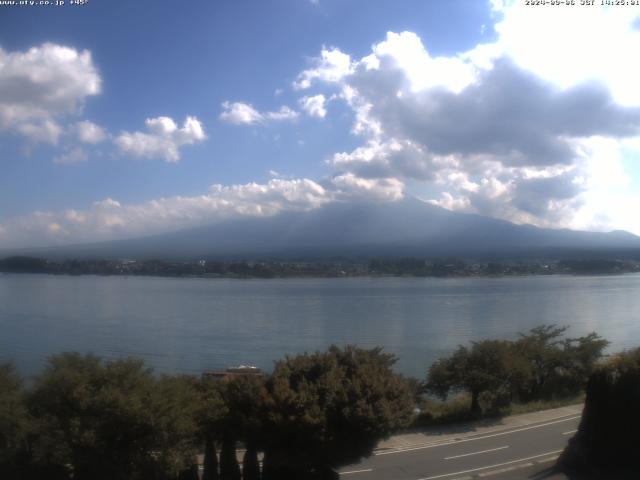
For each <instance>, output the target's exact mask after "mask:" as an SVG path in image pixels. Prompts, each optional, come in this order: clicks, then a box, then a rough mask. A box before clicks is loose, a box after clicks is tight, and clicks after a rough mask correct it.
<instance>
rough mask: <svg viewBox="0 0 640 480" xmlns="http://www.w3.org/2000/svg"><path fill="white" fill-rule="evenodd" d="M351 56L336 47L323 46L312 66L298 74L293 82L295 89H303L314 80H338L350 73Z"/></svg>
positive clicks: (309, 85)
mask: <svg viewBox="0 0 640 480" xmlns="http://www.w3.org/2000/svg"><path fill="white" fill-rule="evenodd" d="M351 69H352V63H351V57H350V56H349V55H347V54H346V53H343V52H341V51H340V50H339V49H337V48H329V49H327V48H323V49H322V51H321V52H320V57H319V58H316V59H314V60H313V66H312V67H311V68H309V69H307V70H304V71H303V72H301V73H300V75H298V77H297V78H296V81H295V82H293V88H295V89H296V90H305V89H307V88H309V87H311V85H312V84H313V83H314V82H316V81H320V82H333V83H336V82H339V81H340V80H342V79H343V78H344V77H345V76H346V75H348V74H349V73H351Z"/></svg>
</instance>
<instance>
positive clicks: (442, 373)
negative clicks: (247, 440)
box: [424, 340, 526, 415]
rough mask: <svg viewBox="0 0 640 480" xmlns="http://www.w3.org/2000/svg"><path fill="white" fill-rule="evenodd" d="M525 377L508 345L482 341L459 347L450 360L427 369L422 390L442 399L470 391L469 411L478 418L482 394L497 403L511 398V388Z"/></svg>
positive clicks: (516, 357) (447, 359)
mask: <svg viewBox="0 0 640 480" xmlns="http://www.w3.org/2000/svg"><path fill="white" fill-rule="evenodd" d="M525 376H526V368H525V365H524V364H523V363H522V362H521V361H520V359H519V358H518V356H517V355H516V352H515V349H514V346H513V344H512V343H511V342H508V341H504V340H484V341H481V342H472V344H471V348H467V347H464V346H459V347H458V349H457V350H456V351H455V352H454V353H453V354H452V355H451V356H450V357H448V358H442V359H440V360H438V361H437V362H435V363H434V364H433V365H432V366H431V368H430V369H429V373H428V375H427V380H426V382H425V387H424V390H425V391H426V392H429V393H432V394H434V395H437V396H439V397H441V398H442V399H445V398H446V397H447V396H448V395H449V393H451V392H452V391H454V392H455V391H466V392H469V394H470V395H471V407H470V412H471V413H472V414H473V415H478V414H480V413H481V407H480V395H481V394H482V393H484V392H490V393H492V394H493V396H494V399H496V400H497V399H499V398H500V397H501V396H507V397H509V398H510V397H511V395H512V393H513V387H514V385H516V384H518V383H520V382H521V381H522V378H523V377H525Z"/></svg>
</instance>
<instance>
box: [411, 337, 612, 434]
mask: <svg viewBox="0 0 640 480" xmlns="http://www.w3.org/2000/svg"><path fill="white" fill-rule="evenodd" d="M566 330H567V328H566V327H557V326H555V325H541V326H539V327H536V328H533V329H532V330H530V331H529V332H528V333H526V334H520V338H519V339H518V340H515V341H508V340H483V341H480V342H472V343H471V345H469V346H459V347H458V349H457V350H456V351H455V352H454V353H453V354H452V355H450V356H449V357H446V358H442V359H440V360H438V361H437V362H435V363H434V364H433V365H432V366H431V368H430V369H429V372H428V374H427V378H426V380H425V382H424V383H423V384H422V385H421V386H420V392H421V393H425V394H427V395H431V396H432V397H437V398H440V399H441V400H447V399H449V402H446V403H444V404H438V403H437V402H434V401H433V399H432V400H431V401H429V400H425V405H424V408H423V409H424V413H423V414H422V415H421V416H420V417H419V418H418V419H417V420H416V424H418V425H428V424H429V423H430V421H431V422H433V423H443V422H446V421H455V420H458V421H463V420H470V419H473V418H479V417H482V416H496V415H504V414H508V413H512V412H513V413H515V412H523V411H524V410H526V409H527V408H531V407H532V406H536V405H539V406H540V407H544V406H545V405H550V406H551V405H562V404H567V403H571V402H575V401H577V400H578V399H579V398H580V395H581V393H582V391H583V390H584V386H585V385H586V382H587V380H588V378H589V376H590V375H591V373H593V371H594V370H595V368H596V367H597V365H598V362H599V361H600V359H601V357H602V354H603V352H604V349H605V348H606V346H607V345H608V342H607V341H606V340H605V339H603V338H601V337H600V336H598V335H597V334H596V333H590V334H588V335H586V336H583V337H578V338H569V337H565V332H566ZM527 406H528V407H527Z"/></svg>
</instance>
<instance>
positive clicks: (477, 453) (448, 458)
mask: <svg viewBox="0 0 640 480" xmlns="http://www.w3.org/2000/svg"><path fill="white" fill-rule="evenodd" d="M505 448H509V445H506V446H504V447H498V448H490V449H489V450H482V451H481V452H471V453H463V454H462V455H454V456H452V457H444V459H445V460H453V459H454V458H462V457H470V456H471V455H480V454H481V453H489V452H495V451H497V450H504V449H505Z"/></svg>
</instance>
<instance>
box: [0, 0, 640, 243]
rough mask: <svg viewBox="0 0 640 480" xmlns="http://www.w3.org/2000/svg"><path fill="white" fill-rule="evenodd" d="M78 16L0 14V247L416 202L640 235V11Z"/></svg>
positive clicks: (505, 6) (257, 5)
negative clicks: (360, 204) (639, 55)
mask: <svg viewBox="0 0 640 480" xmlns="http://www.w3.org/2000/svg"><path fill="white" fill-rule="evenodd" d="M68 3H69V2H67V5H64V6H13V7H12V6H0V49H1V50H0V166H1V168H2V174H1V175H0V248H1V247H12V246H16V245H48V244H65V243H75V242H83V241H94V240H102V239H110V238H123V237H131V236H138V235H143V234H147V233H156V232H162V231H170V230H175V229H179V228H183V227H187V226H193V225H199V224H206V223H211V222H215V221H220V220H222V219H225V218H229V217H233V216H242V215H253V216H262V215H272V214H275V213H277V212H279V211H282V210H288V209H295V210H308V209H313V208H319V207H321V206H322V205H324V204H326V203H328V202H335V201H341V202H348V201H371V202H380V201H397V200H399V199H400V198H403V197H404V196H406V195H415V196H417V197H419V198H421V199H423V200H425V201H429V202H431V203H434V204H437V205H440V206H443V207H445V208H449V209H452V210H459V211H465V212H474V213H480V214H483V215H489V216H494V217H499V218H504V219H507V220H510V221H515V222H518V223H534V224H537V225H541V226H547V227H570V228H581V229H592V230H607V229H618V228H619V229H628V230H631V231H634V232H636V233H640V221H639V220H638V219H637V218H635V217H636V215H633V214H632V213H631V212H632V211H633V206H634V205H640V202H639V199H640V169H639V168H638V162H637V157H638V152H639V151H640V92H638V90H637V85H638V84H639V83H638V81H639V80H640V78H639V76H640V74H639V73H638V72H634V71H633V70H634V68H633V61H632V59H634V58H635V53H636V52H637V51H638V50H637V47H638V46H640V39H639V37H640V32H639V31H638V21H637V18H638V13H640V8H637V9H634V8H619V9H608V10H607V9H602V8H600V7H594V8H588V7H580V6H576V7H571V8H573V10H572V11H570V12H569V11H567V9H565V11H562V12H560V11H559V10H558V9H555V10H554V9H552V8H539V9H536V10H535V11H534V10H533V9H531V8H529V9H527V8H526V7H525V6H524V4H523V2H518V1H516V2H510V1H509V2H503V1H501V0H494V1H493V2H489V1H487V2H482V1H472V0H467V1H462V0H459V1H446V2H444V1H442V2H435V1H434V2H425V1H420V0H418V1H403V2H371V1H355V0H318V1H317V2H312V1H309V0H269V1H267V0H262V1H242V2H239V1H231V0H229V1H223V0H220V1H215V2H200V1H182V2H176V1H167V2H159V1H157V0H156V1H153V2H152V1H145V0H139V1H136V2H129V1H106V0H89V2H87V3H86V4H85V5H81V6H80V5H69V4H68ZM568 8H569V7H568ZM542 30H544V31H545V32H546V35H545V36H544V37H541V36H540V31H542Z"/></svg>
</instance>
